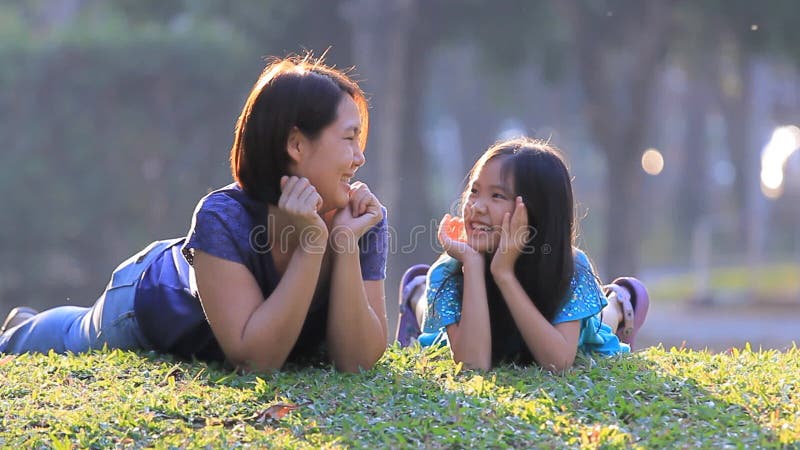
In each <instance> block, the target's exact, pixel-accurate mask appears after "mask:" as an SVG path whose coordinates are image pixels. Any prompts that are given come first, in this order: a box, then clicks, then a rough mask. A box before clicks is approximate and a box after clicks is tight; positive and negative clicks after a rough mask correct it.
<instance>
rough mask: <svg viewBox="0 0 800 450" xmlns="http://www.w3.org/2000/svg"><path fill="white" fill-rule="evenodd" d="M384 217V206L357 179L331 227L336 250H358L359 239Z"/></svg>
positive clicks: (332, 242)
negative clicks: (348, 198)
mask: <svg viewBox="0 0 800 450" xmlns="http://www.w3.org/2000/svg"><path fill="white" fill-rule="evenodd" d="M382 219H383V207H382V206H381V203H380V202H379V201H378V198H377V197H375V194H373V193H372V192H371V191H370V190H369V187H368V186H367V185H366V184H364V183H362V182H360V181H356V182H355V183H353V184H351V185H350V200H349V201H348V202H347V205H345V207H344V208H342V209H340V210H338V211H336V214H334V216H333V224H332V225H333V227H332V229H331V245H332V247H333V249H334V250H337V251H345V250H348V249H350V250H358V240H359V239H360V238H361V236H363V235H364V234H366V232H367V231H369V229H370V228H372V227H374V226H375V225H376V224H377V223H378V222H380V221H381V220H382Z"/></svg>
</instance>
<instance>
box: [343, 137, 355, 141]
mask: <svg viewBox="0 0 800 450" xmlns="http://www.w3.org/2000/svg"><path fill="white" fill-rule="evenodd" d="M355 138H356V137H355V136H348V137H346V138H345V140H348V141H352V140H355Z"/></svg>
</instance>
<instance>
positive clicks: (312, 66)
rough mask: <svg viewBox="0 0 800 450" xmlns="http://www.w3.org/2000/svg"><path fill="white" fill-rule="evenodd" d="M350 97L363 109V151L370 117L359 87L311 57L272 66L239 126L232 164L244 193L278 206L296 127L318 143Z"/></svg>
mask: <svg viewBox="0 0 800 450" xmlns="http://www.w3.org/2000/svg"><path fill="white" fill-rule="evenodd" d="M345 94H346V95H349V96H350V97H352V98H353V100H354V101H355V102H356V105H357V106H358V110H359V115H360V116H361V132H360V134H359V136H360V145H361V148H362V149H363V148H364V147H365V145H366V139H367V131H368V128H369V113H368V111H367V100H366V97H365V96H364V93H363V92H362V91H361V88H359V87H358V84H356V83H355V82H354V81H353V80H351V79H350V78H349V77H348V76H347V75H346V74H345V73H344V72H342V71H340V70H337V69H335V68H333V67H330V66H326V65H325V64H324V63H323V62H322V60H321V59H314V58H313V57H311V56H310V55H307V56H304V57H299V56H291V57H288V58H284V59H274V60H272V61H271V62H270V63H269V64H268V65H267V67H266V68H265V69H264V71H263V72H262V73H261V76H260V77H259V78H258V81H256V84H255V85H254V86H253V89H252V90H251V91H250V95H249V96H248V97H247V101H246V102H245V104H244V107H243V108H242V112H241V114H240V115H239V120H238V121H237V123H236V132H235V136H234V140H233V146H232V147H231V154H230V164H231V173H232V174H233V178H234V179H235V180H236V181H237V182H238V183H239V185H240V186H241V187H242V189H244V190H245V192H247V193H248V194H249V195H251V196H252V197H254V198H255V199H257V200H259V201H263V202H267V203H271V204H277V203H278V198H280V193H281V191H280V179H281V176H283V175H286V174H287V171H288V166H289V155H288V152H287V143H288V140H289V133H290V132H291V130H292V129H293V128H294V127H297V129H298V130H300V132H302V133H303V134H304V135H305V136H306V137H308V138H309V139H315V138H317V137H318V136H319V134H320V133H321V132H322V130H323V129H324V128H325V127H327V126H328V125H330V124H331V123H333V122H334V121H335V120H336V111H337V108H338V106H339V102H340V101H341V99H342V96H343V95H345Z"/></svg>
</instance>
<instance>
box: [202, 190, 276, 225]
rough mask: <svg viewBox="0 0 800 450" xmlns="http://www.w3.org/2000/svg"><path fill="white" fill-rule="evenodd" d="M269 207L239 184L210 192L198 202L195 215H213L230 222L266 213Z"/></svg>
mask: <svg viewBox="0 0 800 450" xmlns="http://www.w3.org/2000/svg"><path fill="white" fill-rule="evenodd" d="M266 210H267V205H265V204H262V203H260V202H256V201H255V200H254V199H253V198H252V197H250V196H249V195H248V194H247V193H246V192H245V191H244V190H242V188H241V187H240V186H239V185H238V184H237V183H231V184H229V185H227V186H224V187H221V188H219V189H216V190H214V191H211V192H209V193H208V194H206V195H205V196H203V198H201V199H200V201H199V202H197V207H196V208H195V215H198V214H203V213H211V214H214V215H218V216H221V217H223V218H225V219H228V220H236V219H243V218H244V217H243V216H254V215H260V214H261V213H266Z"/></svg>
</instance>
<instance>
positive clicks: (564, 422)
mask: <svg viewBox="0 0 800 450" xmlns="http://www.w3.org/2000/svg"><path fill="white" fill-rule="evenodd" d="M799 389H800V349H798V348H797V347H794V348H792V349H790V350H788V351H786V352H778V351H764V352H753V351H750V349H749V348H746V349H743V350H736V349H734V350H732V351H730V352H728V353H721V354H712V353H707V352H695V351H689V350H677V349H672V350H668V351H667V350H664V349H660V348H650V349H646V350H644V351H641V352H638V353H635V354H632V355H623V356H618V357H612V358H590V357H585V356H582V357H580V359H579V361H578V362H577V363H576V366H575V367H574V368H573V369H572V370H570V371H569V373H567V374H566V375H563V376H558V375H551V374H548V373H545V372H542V371H540V370H539V369H538V368H535V367H530V368H517V367H503V368H499V369H496V370H493V371H490V372H484V373H480V372H472V371H463V370H460V367H459V366H457V365H455V364H453V363H452V361H451V360H450V359H449V355H448V354H447V353H446V349H434V350H430V349H428V350H422V349H419V348H411V349H404V350H401V349H398V348H390V349H389V351H388V352H387V353H386V355H385V356H384V358H383V359H382V360H381V361H380V362H379V364H378V365H377V366H376V368H375V369H374V370H371V371H366V372H363V373H361V374H357V375H349V374H341V373H337V372H335V371H333V370H331V369H330V368H329V367H317V368H306V369H302V370H288V371H285V372H281V373H275V374H266V375H260V376H258V375H238V374H236V373H231V372H230V371H226V370H224V369H222V368H220V367H218V366H215V365H206V364H203V363H187V362H177V361H174V360H172V359H170V358H169V357H162V356H157V355H154V354H150V353H148V354H137V353H130V352H121V351H112V352H96V353H93V354H89V355H81V356H61V355H54V354H51V355H34V356H30V355H24V356H17V357H11V356H6V357H2V356H0V417H2V422H0V447H2V448H14V447H16V448H31V447H50V448H72V447H79V448H108V447H114V446H122V447H158V448H163V447H197V446H210V447H222V448H229V447H237V446H254V447H281V448H283V447H287V448H319V447H326V448H348V447H360V448H387V447H388V448H402V447H408V448H418V447H428V448H454V447H455V448H466V447H470V448H473V447H474V448H486V447H494V448H496V447H506V446H510V447H517V448H531V447H535V448H562V447H588V448H597V447H601V448H636V447H642V448H676V447H677V448H719V447H722V448H726V447H733V448H737V447H738V448H781V447H790V448H797V447H800V394H799ZM276 402H286V403H291V404H300V405H302V406H299V407H298V408H297V409H296V410H294V411H292V412H289V413H287V414H286V415H285V416H283V417H282V418H273V417H270V415H269V414H268V413H267V412H271V411H273V409H274V408H273V409H271V410H268V408H269V407H270V406H272V405H274V404H275V403H276Z"/></svg>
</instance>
